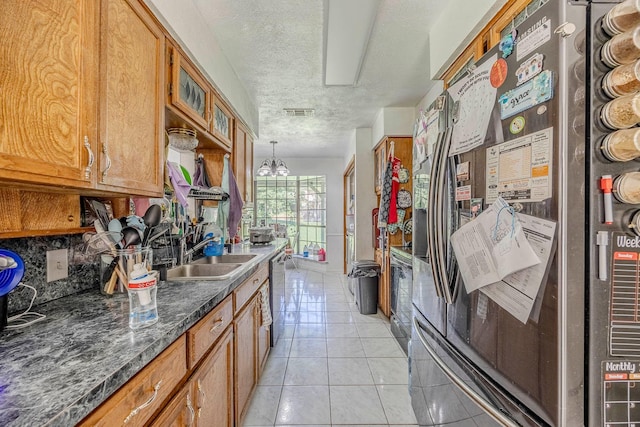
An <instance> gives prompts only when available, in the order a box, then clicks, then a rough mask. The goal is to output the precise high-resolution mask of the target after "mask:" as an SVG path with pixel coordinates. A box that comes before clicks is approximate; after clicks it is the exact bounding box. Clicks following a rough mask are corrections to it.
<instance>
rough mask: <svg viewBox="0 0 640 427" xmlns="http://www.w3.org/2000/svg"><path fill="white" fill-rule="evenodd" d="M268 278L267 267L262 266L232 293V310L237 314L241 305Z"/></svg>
mask: <svg viewBox="0 0 640 427" xmlns="http://www.w3.org/2000/svg"><path fill="white" fill-rule="evenodd" d="M268 278H269V265H268V264H267V265H264V266H262V267H260V269H258V271H256V272H255V273H253V274H252V275H251V276H249V278H248V279H247V280H245V281H244V283H243V284H242V285H240V286H239V287H238V288H237V289H236V290H235V291H233V308H234V313H237V312H238V311H239V310H240V309H241V308H242V306H243V305H245V304H246V302H247V301H249V299H250V298H251V297H252V296H253V294H255V293H256V291H257V290H258V288H260V285H262V284H263V283H264V281H265V280H267V279H268Z"/></svg>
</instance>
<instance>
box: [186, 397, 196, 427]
mask: <svg viewBox="0 0 640 427" xmlns="http://www.w3.org/2000/svg"><path fill="white" fill-rule="evenodd" d="M187 408H188V409H189V412H191V421H189V425H190V426H192V425H193V421H194V420H195V418H196V411H194V410H193V405H192V404H191V395H190V394H189V393H187Z"/></svg>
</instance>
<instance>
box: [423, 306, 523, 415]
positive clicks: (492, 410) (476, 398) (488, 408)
mask: <svg viewBox="0 0 640 427" xmlns="http://www.w3.org/2000/svg"><path fill="white" fill-rule="evenodd" d="M413 326H414V327H415V329H416V332H417V335H418V338H419V339H420V342H421V343H422V345H423V346H424V348H425V350H427V353H429V356H431V358H432V359H433V361H434V362H435V363H436V365H438V367H439V368H440V369H441V370H442V372H443V373H444V374H445V375H446V376H447V378H449V379H450V380H451V382H452V383H453V384H455V385H456V386H457V387H458V388H459V389H460V391H462V392H463V393H464V394H466V395H467V397H468V398H469V399H471V400H472V401H473V402H475V403H476V404H477V405H478V406H480V407H481V408H482V409H483V410H484V411H485V412H486V413H487V415H489V416H490V417H491V418H493V419H494V420H495V421H496V422H498V423H500V424H502V425H504V426H508V427H519V424H517V423H515V422H514V421H513V420H512V419H511V418H509V417H507V416H506V415H505V414H503V413H502V412H500V410H499V409H497V408H496V407H495V406H493V405H492V404H491V402H489V401H488V400H487V399H485V398H484V397H482V396H480V395H479V394H478V393H476V392H475V391H474V390H473V389H472V388H471V387H469V386H468V385H467V383H466V382H465V381H464V380H463V379H462V378H460V377H458V375H456V373H455V372H453V371H452V370H451V368H449V367H448V366H447V364H446V363H445V362H444V361H443V360H442V359H441V358H440V356H438V355H437V353H436V352H435V350H433V348H432V347H431V346H430V345H429V343H427V340H426V338H425V337H424V334H423V333H422V331H423V328H422V325H420V322H419V321H418V319H417V318H416V317H414V318H413Z"/></svg>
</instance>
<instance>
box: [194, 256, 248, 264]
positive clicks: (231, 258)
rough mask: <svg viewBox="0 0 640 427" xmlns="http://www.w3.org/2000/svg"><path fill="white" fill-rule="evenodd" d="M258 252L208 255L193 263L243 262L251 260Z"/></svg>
mask: <svg viewBox="0 0 640 427" xmlns="http://www.w3.org/2000/svg"><path fill="white" fill-rule="evenodd" d="M256 256H257V255H256V254H225V255H219V256H207V257H203V258H200V259H197V260H195V261H193V262H192V263H191V264H229V263H231V264H242V263H244V262H247V261H251V260H252V259H254V258H255V257H256Z"/></svg>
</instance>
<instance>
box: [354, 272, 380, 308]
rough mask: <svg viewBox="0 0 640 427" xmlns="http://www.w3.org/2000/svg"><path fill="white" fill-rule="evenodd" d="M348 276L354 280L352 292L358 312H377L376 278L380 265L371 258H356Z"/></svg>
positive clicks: (378, 274) (378, 275)
mask: <svg viewBox="0 0 640 427" xmlns="http://www.w3.org/2000/svg"><path fill="white" fill-rule="evenodd" d="M348 277H349V278H351V279H353V280H354V281H355V283H354V284H355V289H354V293H355V296H356V305H357V306H358V310H359V311H360V314H376V313H377V312H378V278H379V277H380V266H379V265H378V263H376V262H375V261H373V260H358V261H355V262H354V263H353V267H352V269H351V272H350V273H349V276H348Z"/></svg>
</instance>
